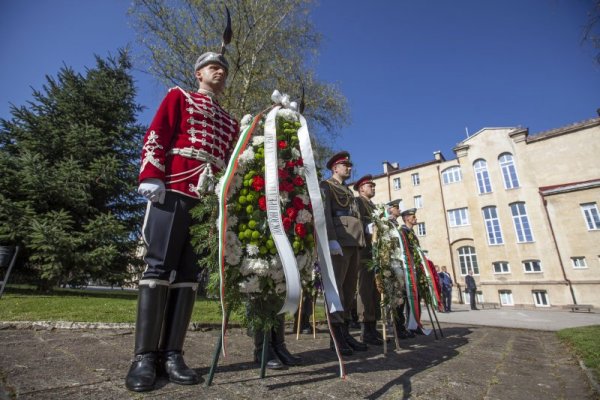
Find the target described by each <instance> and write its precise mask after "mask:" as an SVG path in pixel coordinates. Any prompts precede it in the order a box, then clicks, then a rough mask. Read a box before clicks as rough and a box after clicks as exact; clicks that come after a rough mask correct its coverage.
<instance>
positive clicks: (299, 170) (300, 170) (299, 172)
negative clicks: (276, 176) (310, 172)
mask: <svg viewBox="0 0 600 400" xmlns="http://www.w3.org/2000/svg"><path fill="white" fill-rule="evenodd" d="M305 172H306V168H304V167H298V166H295V167H294V174H295V175H300V176H304V175H305Z"/></svg>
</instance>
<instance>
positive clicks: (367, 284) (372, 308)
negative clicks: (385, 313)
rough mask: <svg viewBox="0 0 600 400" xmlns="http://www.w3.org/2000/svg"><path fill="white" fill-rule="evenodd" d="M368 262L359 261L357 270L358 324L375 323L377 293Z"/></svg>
mask: <svg viewBox="0 0 600 400" xmlns="http://www.w3.org/2000/svg"><path fill="white" fill-rule="evenodd" d="M367 262H368V260H361V261H360V267H359V269H358V299H357V303H358V304H357V309H358V319H359V321H360V322H375V321H377V306H378V305H379V292H378V291H377V287H376V286H375V272H374V271H371V270H369V267H368V265H367Z"/></svg>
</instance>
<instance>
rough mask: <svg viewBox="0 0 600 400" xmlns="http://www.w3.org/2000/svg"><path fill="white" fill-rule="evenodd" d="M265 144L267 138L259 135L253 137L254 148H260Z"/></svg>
mask: <svg viewBox="0 0 600 400" xmlns="http://www.w3.org/2000/svg"><path fill="white" fill-rule="evenodd" d="M264 142H265V137H264V136H263V135H257V136H253V137H252V146H260V145H261V144H263V143H264Z"/></svg>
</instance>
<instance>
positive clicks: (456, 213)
mask: <svg viewBox="0 0 600 400" xmlns="http://www.w3.org/2000/svg"><path fill="white" fill-rule="evenodd" d="M457 217H458V218H457ZM457 221H458V222H457ZM448 224H449V225H450V228H456V227H458V226H468V225H469V224H470V223H469V209H468V208H467V207H462V208H453V209H452V210H448Z"/></svg>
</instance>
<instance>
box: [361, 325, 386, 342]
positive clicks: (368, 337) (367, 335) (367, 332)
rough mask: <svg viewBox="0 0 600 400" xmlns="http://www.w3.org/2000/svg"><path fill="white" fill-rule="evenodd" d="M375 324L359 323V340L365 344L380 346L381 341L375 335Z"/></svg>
mask: <svg viewBox="0 0 600 400" xmlns="http://www.w3.org/2000/svg"><path fill="white" fill-rule="evenodd" d="M377 333H378V332H377V329H376V328H375V322H361V330H360V340H361V341H362V342H364V343H367V344H373V345H375V346H381V345H382V344H383V340H382V339H381V338H379V336H378V335H377Z"/></svg>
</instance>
